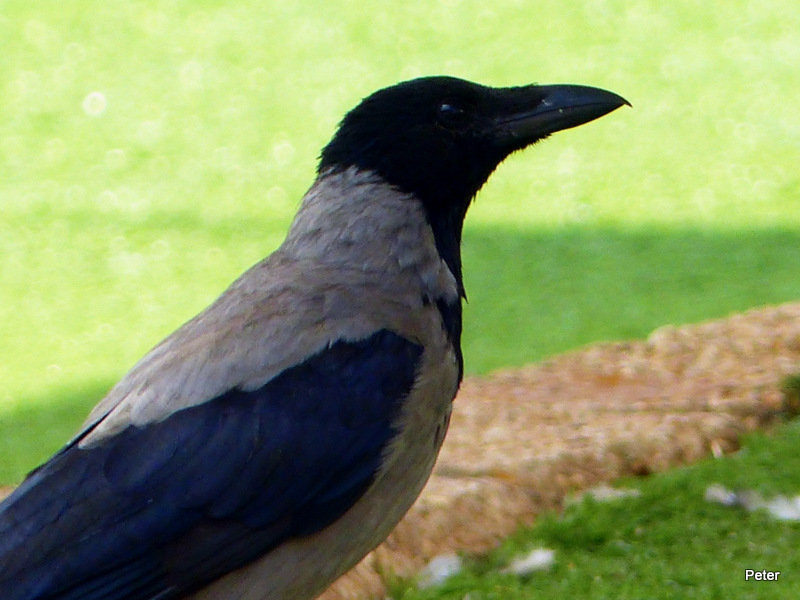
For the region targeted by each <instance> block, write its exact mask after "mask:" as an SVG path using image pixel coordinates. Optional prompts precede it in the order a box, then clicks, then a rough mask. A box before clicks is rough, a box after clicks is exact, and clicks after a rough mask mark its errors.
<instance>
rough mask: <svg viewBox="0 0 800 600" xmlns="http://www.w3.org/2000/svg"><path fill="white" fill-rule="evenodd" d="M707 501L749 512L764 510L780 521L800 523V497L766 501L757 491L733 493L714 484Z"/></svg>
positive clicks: (783, 497) (708, 493)
mask: <svg viewBox="0 0 800 600" xmlns="http://www.w3.org/2000/svg"><path fill="white" fill-rule="evenodd" d="M705 499H706V501H708V502H716V503H717V504H722V505H724V506H741V507H742V508H744V509H745V510H746V511H748V512H753V511H754V510H759V509H764V510H766V511H767V512H768V513H769V514H770V515H771V516H772V517H774V518H776V519H778V520H780V521H800V496H794V497H792V498H789V497H787V496H775V497H774V498H772V499H771V500H766V499H765V498H764V497H763V496H762V495H761V494H759V493H758V492H756V491H755V490H741V491H733V490H729V489H727V488H726V487H725V486H723V485H720V484H719V483H714V484H711V485H709V486H708V487H707V488H706V493H705Z"/></svg>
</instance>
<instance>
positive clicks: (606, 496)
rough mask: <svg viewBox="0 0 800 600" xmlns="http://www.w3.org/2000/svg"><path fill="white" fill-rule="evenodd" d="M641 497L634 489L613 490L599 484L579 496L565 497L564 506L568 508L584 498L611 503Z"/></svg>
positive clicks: (608, 486) (613, 488)
mask: <svg viewBox="0 0 800 600" xmlns="http://www.w3.org/2000/svg"><path fill="white" fill-rule="evenodd" d="M641 495H642V493H641V492H640V491H639V490H637V489H634V488H615V487H611V486H610V485H605V484H601V485H598V486H596V487H593V488H591V489H588V490H586V491H585V492H582V493H580V494H573V495H569V496H567V498H566V500H565V504H567V505H568V506H569V505H572V504H578V503H579V502H581V501H583V499H584V498H591V499H592V500H594V501H595V502H611V501H612V500H620V499H622V498H636V497H638V496H641Z"/></svg>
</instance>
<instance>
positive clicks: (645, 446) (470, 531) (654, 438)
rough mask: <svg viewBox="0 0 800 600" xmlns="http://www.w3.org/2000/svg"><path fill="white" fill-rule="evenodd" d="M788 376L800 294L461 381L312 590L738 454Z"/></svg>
mask: <svg viewBox="0 0 800 600" xmlns="http://www.w3.org/2000/svg"><path fill="white" fill-rule="evenodd" d="M797 373H800V303H795V304H785V305H782V306H778V307H771V308H765V309H759V310H752V311H749V312H747V313H744V314H740V315H734V316H732V317H730V318H727V319H722V320H718V321H712V322H708V323H702V324H699V325H687V326H682V327H677V328H675V327H662V328H660V329H658V330H656V331H654V332H653V333H652V334H651V335H650V337H649V338H648V339H647V340H646V341H637V342H626V343H615V344H600V345H594V346H590V347H587V348H585V349H583V350H579V351H576V352H571V353H569V354H565V355H562V356H558V357H556V358H554V359H552V360H549V361H547V362H545V363H541V364H535V365H531V366H529V367H526V368H523V369H519V370H508V371H501V372H497V373H495V374H493V375H490V376H488V377H480V378H477V377H476V378H469V379H467V380H466V381H465V382H464V384H463V386H462V388H461V391H460V393H459V395H458V398H457V399H456V403H455V408H454V411H453V418H452V422H451V424H450V432H449V433H448V437H447V441H446V442H445V445H444V448H443V449H442V453H441V456H440V458H439V462H438V464H437V467H436V470H435V471H434V474H433V477H432V478H431V480H430V482H429V483H428V485H427V487H426V488H425V490H424V492H423V493H422V496H421V497H420V498H419V500H418V501H417V503H416V504H415V505H414V507H413V508H412V510H411V511H410V512H409V514H408V515H407V516H406V518H405V519H404V520H403V521H402V522H401V523H400V525H399V526H398V527H397V529H396V530H395V531H394V532H393V533H392V535H391V536H390V537H389V539H388V540H387V541H386V542H385V543H384V544H383V545H381V546H380V547H379V548H378V549H377V550H375V551H374V552H373V553H371V554H370V555H369V556H367V557H366V558H365V559H364V560H363V561H362V562H361V564H359V565H358V567H356V569H354V570H353V571H351V572H350V573H348V574H347V575H345V576H344V577H343V578H341V579H340V580H339V581H338V582H337V583H336V584H335V585H334V586H333V588H331V589H330V590H329V591H328V592H326V593H325V594H324V595H323V596H322V598H324V599H325V600H342V599H345V598H352V599H356V598H379V597H383V596H382V593H383V592H384V588H383V584H382V580H381V576H380V573H381V572H382V571H383V572H385V571H391V572H394V573H396V574H400V575H411V574H414V573H416V572H418V570H419V569H420V568H421V567H422V566H423V565H424V564H426V563H427V562H428V561H429V560H430V559H431V558H432V557H434V556H436V555H438V554H442V553H446V552H453V551H468V552H481V551H484V550H487V549H489V548H491V547H492V546H494V545H495V544H496V543H497V542H498V541H499V540H500V539H502V538H503V537H505V536H507V535H508V534H510V533H511V532H512V531H514V530H515V529H516V528H517V527H519V526H520V525H521V524H524V523H530V522H532V521H533V519H534V517H535V516H536V515H537V514H539V513H540V512H541V511H542V510H545V509H547V508H552V507H556V506H559V505H560V503H561V502H562V500H563V498H564V496H565V494H567V493H568V492H570V491H575V490H580V489H584V488H587V487H590V486H592V485H595V484H597V483H599V482H604V481H609V480H612V479H615V478H617V477H619V476H621V475H626V474H647V473H650V472H653V471H660V470H663V469H666V468H668V467H670V466H673V465H677V464H683V463H688V462H691V461H693V460H697V459H698V458H701V457H705V456H708V455H709V454H715V455H721V454H723V453H725V452H730V451H732V450H735V449H736V448H737V447H738V440H739V437H740V436H741V434H742V433H744V432H746V431H750V430H752V429H755V428H757V427H760V426H765V425H768V424H770V423H771V422H773V421H774V420H775V419H776V418H777V417H778V416H780V414H781V413H782V412H784V411H785V409H786V407H785V406H784V404H785V399H784V395H783V393H782V392H781V383H782V381H783V380H784V378H785V376H787V375H792V374H797ZM794 409H795V410H794V412H796V411H797V410H796V409H797V406H794ZM2 493H3V490H1V489H0V497H2Z"/></svg>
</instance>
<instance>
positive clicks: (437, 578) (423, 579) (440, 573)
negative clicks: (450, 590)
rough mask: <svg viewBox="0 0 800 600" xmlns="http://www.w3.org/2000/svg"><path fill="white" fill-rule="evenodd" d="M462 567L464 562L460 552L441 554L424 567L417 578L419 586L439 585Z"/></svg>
mask: <svg viewBox="0 0 800 600" xmlns="http://www.w3.org/2000/svg"><path fill="white" fill-rule="evenodd" d="M462 568H463V562H462V561H461V557H460V556H458V554H440V555H439V556H436V557H434V558H432V559H431V561H430V562H429V563H428V564H427V565H426V566H425V568H424V569H422V571H421V572H420V574H419V578H418V579H417V587H419V588H420V589H425V588H429V587H433V586H436V585H439V584H440V583H442V582H444V581H445V580H446V579H447V578H449V577H452V576H453V575H455V574H456V573H458V572H459V571H461V569H462Z"/></svg>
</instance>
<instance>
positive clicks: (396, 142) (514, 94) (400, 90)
mask: <svg viewBox="0 0 800 600" xmlns="http://www.w3.org/2000/svg"><path fill="white" fill-rule="evenodd" d="M623 104H628V102H627V101H626V100H625V99H624V98H622V97H620V96H618V95H616V94H614V93H611V92H608V91H605V90H601V89H597V88H592V87H586V86H577V85H545V86H540V85H527V86H521V87H506V88H493V87H487V86H483V85H478V84H475V83H471V82H469V81H464V80H462V79H457V78H454V77H441V76H440V77H423V78H420V79H414V80H411V81H406V82H403V83H399V84H397V85H394V86H392V87H388V88H385V89H382V90H379V91H377V92H375V93H374V94H372V95H370V96H368V97H367V98H365V99H364V100H362V102H361V103H360V104H359V105H358V106H356V107H355V108H354V109H353V110H351V111H350V112H349V113H347V115H346V116H345V117H344V119H343V120H342V122H341V123H340V125H339V129H338V131H337V132H336V135H335V136H334V137H333V139H332V140H331V142H330V143H329V144H328V145H327V146H326V147H325V148H324V149H323V151H322V155H321V158H320V164H319V173H320V175H324V174H325V173H326V172H331V171H337V170H343V169H347V168H350V167H355V168H357V169H360V170H366V171H372V172H375V173H377V174H378V175H379V176H381V177H382V178H383V179H384V180H385V181H386V182H387V183H389V184H390V185H392V186H394V187H396V188H398V189H399V190H401V191H403V192H406V193H408V194H411V195H413V196H415V197H416V198H418V199H419V200H420V201H421V202H422V204H423V206H424V207H425V211H426V214H427V217H428V220H429V222H430V223H431V226H432V228H433V230H434V235H435V238H436V243H437V246H438V247H439V251H440V253H441V254H442V256H443V258H445V260H447V262H448V263H450V266H451V269H453V270H454V275H456V277H457V278H458V279H459V281H460V276H461V273H460V270H461V269H460V267H461V265H460V253H459V249H458V246H459V244H460V240H461V228H462V224H463V220H464V216H465V215H466V211H467V208H468V207H469V204H470V202H471V200H472V198H473V197H474V196H475V194H476V193H477V191H478V190H479V189H480V188H481V186H482V185H483V184H484V183H485V182H486V180H487V179H488V178H489V176H490V175H491V173H492V172H493V171H494V169H495V168H496V167H497V165H498V164H500V162H502V161H503V159H504V158H505V157H506V156H508V155H509V154H511V153H512V152H514V151H516V150H520V149H522V148H525V147H526V146H529V145H530V144H533V143H535V142H537V141H539V140H541V139H543V138H545V137H547V136H548V135H550V134H551V133H554V132H556V131H559V130H561V129H567V128H569V127H575V126H577V125H581V124H583V123H586V122H587V121H591V120H593V119H596V118H598V117H601V116H603V115H605V114H607V113H609V112H611V111H612V110H614V109H616V108H619V107H620V106H622V105H623Z"/></svg>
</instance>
